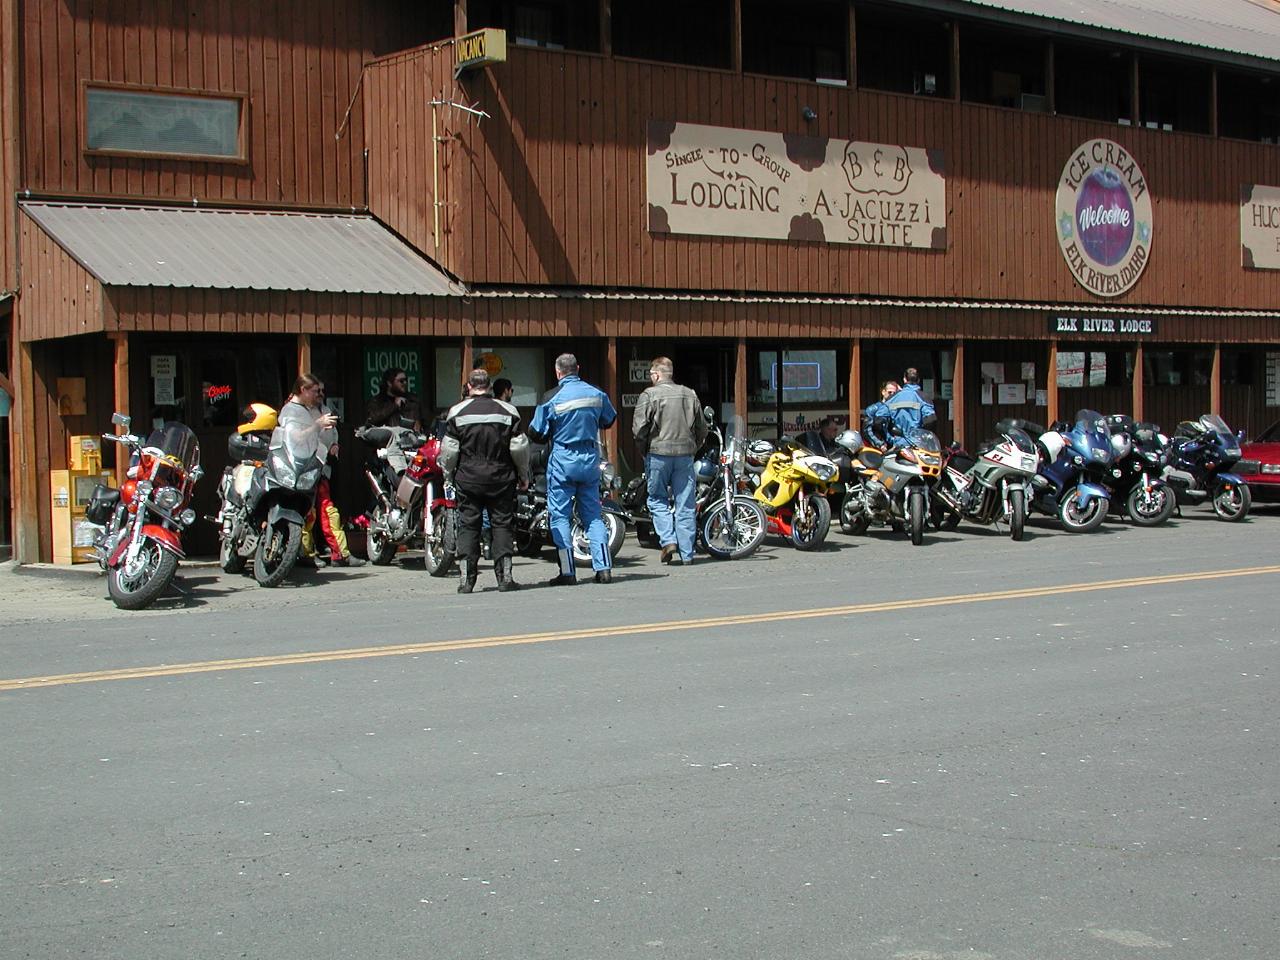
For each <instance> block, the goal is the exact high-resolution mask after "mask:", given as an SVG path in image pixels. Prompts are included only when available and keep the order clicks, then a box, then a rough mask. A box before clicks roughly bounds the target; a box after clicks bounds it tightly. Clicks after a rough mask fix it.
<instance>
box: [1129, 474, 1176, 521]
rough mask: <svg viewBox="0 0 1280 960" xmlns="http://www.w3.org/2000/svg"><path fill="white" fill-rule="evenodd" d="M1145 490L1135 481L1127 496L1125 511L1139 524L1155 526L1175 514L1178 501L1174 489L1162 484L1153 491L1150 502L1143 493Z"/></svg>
mask: <svg viewBox="0 0 1280 960" xmlns="http://www.w3.org/2000/svg"><path fill="white" fill-rule="evenodd" d="M1144 492H1145V491H1144V490H1143V489H1142V484H1140V483H1135V484H1134V485H1133V489H1132V490H1130V491H1129V496H1127V497H1126V498H1125V504H1124V509H1125V512H1126V513H1128V514H1129V519H1130V520H1132V521H1133V522H1134V523H1135V524H1136V525H1137V526H1139V527H1155V526H1158V525H1160V524H1162V523H1164V522H1165V521H1166V520H1168V519H1169V518H1170V517H1172V516H1173V510H1174V508H1175V507H1176V506H1177V503H1176V502H1175V498H1174V496H1173V491H1172V490H1170V489H1169V488H1168V487H1167V486H1165V485H1164V484H1160V485H1159V486H1157V487H1156V488H1155V489H1154V490H1152V491H1151V500H1150V502H1148V500H1147V498H1146V497H1145V496H1144V495H1143V494H1144Z"/></svg>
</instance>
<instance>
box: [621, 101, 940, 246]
mask: <svg viewBox="0 0 1280 960" xmlns="http://www.w3.org/2000/svg"><path fill="white" fill-rule="evenodd" d="M944 169H945V168H944V164H943V156H942V153H941V151H937V150H925V149H922V148H920V147H901V146H893V145H890V144H884V143H861V142H857V141H851V140H831V139H828V138H827V137H809V136H801V135H791V134H781V133H761V132H757V131H754V130H737V129H731V128H728V127H709V126H703V125H700V124H693V123H669V122H663V121H657V120H655V121H651V122H650V123H649V130H648V158H647V163H646V168H645V172H646V181H647V192H648V200H649V224H648V226H649V232H650V233H655V234H673V233H674V234H699V235H703V236H721V237H757V238H761V239H769V240H811V241H816V242H819V243H856V244H867V245H872V246H882V247H920V248H924V249H933V250H945V249H946V246H947V184H946V180H945V178H944V176H943V174H944Z"/></svg>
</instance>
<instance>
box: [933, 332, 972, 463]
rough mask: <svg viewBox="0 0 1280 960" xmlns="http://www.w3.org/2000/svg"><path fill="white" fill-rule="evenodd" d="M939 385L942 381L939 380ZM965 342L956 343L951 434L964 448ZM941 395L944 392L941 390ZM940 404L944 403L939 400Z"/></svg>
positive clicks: (952, 386) (952, 380)
mask: <svg viewBox="0 0 1280 960" xmlns="http://www.w3.org/2000/svg"><path fill="white" fill-rule="evenodd" d="M938 382H939V383H941V382H942V381H941V380H939V381H938ZM964 382H965V376H964V340H957V341H956V355H955V361H954V362H953V363H952V365H951V433H952V437H953V439H954V440H955V442H956V443H958V444H960V446H962V447H963V446H964V439H965V437H964V435H965V429H964V417H965V393H964V390H965V386H964ZM938 392H939V393H941V392H942V391H941V390H939V391H938ZM938 402H939V403H941V402H942V401H941V400H939V401H938Z"/></svg>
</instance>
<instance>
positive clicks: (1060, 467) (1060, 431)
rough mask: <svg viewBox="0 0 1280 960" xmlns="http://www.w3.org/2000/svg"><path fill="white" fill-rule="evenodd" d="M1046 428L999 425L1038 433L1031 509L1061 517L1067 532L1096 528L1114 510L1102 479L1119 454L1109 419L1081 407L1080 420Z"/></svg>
mask: <svg viewBox="0 0 1280 960" xmlns="http://www.w3.org/2000/svg"><path fill="white" fill-rule="evenodd" d="M1053 427H1054V429H1051V430H1045V429H1044V428H1043V427H1040V426H1039V425H1038V424H1034V423H1030V422H1028V421H1026V420H1002V421H1001V422H1000V424H999V425H998V426H997V429H999V430H1008V429H1015V428H1016V429H1022V430H1025V431H1027V432H1028V433H1031V434H1032V435H1033V436H1038V437H1039V439H1038V440H1037V441H1036V447H1037V448H1038V450H1039V452H1040V465H1039V468H1038V469H1037V471H1036V475H1035V476H1034V477H1033V478H1032V479H1031V504H1030V506H1031V509H1033V510H1035V511H1036V512H1037V513H1043V514H1046V515H1047V516H1051V517H1055V516H1056V517H1057V518H1058V520H1059V521H1060V522H1061V523H1062V528H1063V529H1064V530H1066V531H1067V532H1068V533H1088V532H1089V531H1090V530H1096V529H1097V528H1098V527H1100V526H1101V525H1102V522H1103V521H1104V520H1105V519H1106V518H1107V511H1108V510H1110V509H1111V496H1110V493H1109V492H1108V490H1107V488H1106V487H1105V486H1103V483H1102V480H1103V478H1104V477H1106V476H1107V475H1108V473H1109V471H1110V469H1111V461H1112V459H1113V458H1114V456H1115V454H1114V451H1113V450H1112V446H1111V434H1110V432H1109V431H1108V429H1107V424H1106V418H1104V417H1103V416H1102V414H1100V413H1098V412H1097V411H1096V410H1081V411H1080V412H1079V413H1077V414H1076V419H1075V424H1074V425H1073V426H1071V427H1068V425H1067V424H1065V423H1055V424H1054V425H1053Z"/></svg>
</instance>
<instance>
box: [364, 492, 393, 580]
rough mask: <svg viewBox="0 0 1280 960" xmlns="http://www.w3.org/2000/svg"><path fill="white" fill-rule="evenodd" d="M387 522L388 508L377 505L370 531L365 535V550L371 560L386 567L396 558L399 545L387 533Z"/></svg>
mask: <svg viewBox="0 0 1280 960" xmlns="http://www.w3.org/2000/svg"><path fill="white" fill-rule="evenodd" d="M386 522H387V512H386V510H384V509H383V508H382V506H381V505H379V506H377V507H375V508H374V510H373V515H372V516H371V517H369V532H368V535H367V536H366V537H365V551H364V552H365V555H366V556H368V558H369V562H370V563H372V564H373V565H374V566H377V567H385V566H386V565H387V564H389V563H390V562H391V561H392V560H394V559H395V558H396V548H397V547H398V546H399V544H397V543H396V542H395V541H394V540H392V539H391V537H389V536H388V535H387V531H386Z"/></svg>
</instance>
